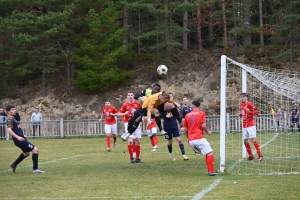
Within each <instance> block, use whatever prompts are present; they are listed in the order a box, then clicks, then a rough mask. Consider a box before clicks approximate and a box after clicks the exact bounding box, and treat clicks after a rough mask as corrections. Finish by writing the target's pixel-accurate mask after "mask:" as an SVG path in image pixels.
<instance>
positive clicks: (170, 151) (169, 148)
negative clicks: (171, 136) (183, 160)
mask: <svg viewBox="0 0 300 200" xmlns="http://www.w3.org/2000/svg"><path fill="white" fill-rule="evenodd" d="M167 146H168V150H169V153H172V145H171V146H169V145H167Z"/></svg>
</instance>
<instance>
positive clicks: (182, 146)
mask: <svg viewBox="0 0 300 200" xmlns="http://www.w3.org/2000/svg"><path fill="white" fill-rule="evenodd" d="M179 148H180V151H181V153H182V155H185V151H184V145H183V144H182V143H181V144H179Z"/></svg>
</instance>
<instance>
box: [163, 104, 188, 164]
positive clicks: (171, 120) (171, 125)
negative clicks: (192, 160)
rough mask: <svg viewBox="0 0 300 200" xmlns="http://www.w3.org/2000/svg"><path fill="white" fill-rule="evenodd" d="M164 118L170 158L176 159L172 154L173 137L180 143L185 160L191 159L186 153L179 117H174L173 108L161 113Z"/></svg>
mask: <svg viewBox="0 0 300 200" xmlns="http://www.w3.org/2000/svg"><path fill="white" fill-rule="evenodd" d="M161 116H162V117H163V118H164V130H165V131H166V132H167V133H166V135H165V138H166V139H167V140H168V145H167V146H168V151H169V156H170V159H171V160H173V161H175V160H176V159H175V157H174V155H173V154H172V151H173V149H172V145H173V137H174V138H175V139H176V140H177V142H178V144H179V148H180V151H181V153H182V156H183V159H184V160H189V157H188V156H186V155H185V150H184V145H183V143H182V140H181V137H180V132H179V129H178V124H177V119H176V118H175V117H173V115H172V112H171V110H166V111H164V112H163V113H162V115H161Z"/></svg>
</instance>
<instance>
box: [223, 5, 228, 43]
mask: <svg viewBox="0 0 300 200" xmlns="http://www.w3.org/2000/svg"><path fill="white" fill-rule="evenodd" d="M222 15H223V32H224V33H223V45H224V47H226V48H227V47H228V42H227V22H226V6H225V0H222Z"/></svg>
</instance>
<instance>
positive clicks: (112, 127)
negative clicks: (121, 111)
mask: <svg viewBox="0 0 300 200" xmlns="http://www.w3.org/2000/svg"><path fill="white" fill-rule="evenodd" d="M104 131H105V133H106V134H110V133H112V134H114V135H116V134H117V124H105V125H104Z"/></svg>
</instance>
